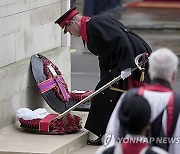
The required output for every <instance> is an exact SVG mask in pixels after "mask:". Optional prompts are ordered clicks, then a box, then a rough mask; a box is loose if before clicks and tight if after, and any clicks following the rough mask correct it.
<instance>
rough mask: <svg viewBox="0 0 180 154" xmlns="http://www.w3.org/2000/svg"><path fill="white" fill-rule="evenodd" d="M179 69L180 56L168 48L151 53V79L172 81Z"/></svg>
mask: <svg viewBox="0 0 180 154" xmlns="http://www.w3.org/2000/svg"><path fill="white" fill-rule="evenodd" d="M177 69H178V57H177V56H176V55H175V54H174V53H173V52H172V51H171V50H170V49H168V48H160V49H158V50H156V51H154V52H153V53H152V54H151V55H150V60H149V75H150V78H151V80H153V79H164V80H166V81H168V82H169V83H172V80H173V75H174V74H176V72H177Z"/></svg>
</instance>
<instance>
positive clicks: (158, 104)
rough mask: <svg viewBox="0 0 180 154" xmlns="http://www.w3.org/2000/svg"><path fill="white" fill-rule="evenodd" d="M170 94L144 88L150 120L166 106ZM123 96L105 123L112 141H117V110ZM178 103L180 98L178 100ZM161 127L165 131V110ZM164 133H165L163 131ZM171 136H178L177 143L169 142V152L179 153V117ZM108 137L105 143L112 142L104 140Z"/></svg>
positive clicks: (118, 128) (171, 153)
mask: <svg viewBox="0 0 180 154" xmlns="http://www.w3.org/2000/svg"><path fill="white" fill-rule="evenodd" d="M170 96H171V92H157V91H149V90H145V91H144V93H143V97H144V98H146V99H147V101H148V102H149V105H150V107H151V119H150V122H153V121H154V119H155V118H157V116H159V115H160V114H161V113H162V111H163V110H164V109H165V108H166V107H167V105H168V101H169V98H170ZM123 97H124V95H122V97H121V98H120V99H119V101H118V103H117V105H116V107H115V109H114V111H113V113H112V115H111V117H110V120H109V123H108V125H107V129H106V134H109V133H111V134H113V137H114V139H115V140H112V142H118V136H119V132H120V122H119V118H118V111H119V108H120V106H121V100H122V98H123ZM179 103H180V100H179ZM162 127H163V131H164V132H166V128H167V111H166V110H165V112H164V113H163V119H162ZM165 134H166V133H165ZM173 137H178V139H177V143H171V144H170V146H169V153H170V154H179V153H180V142H179V143H178V140H180V118H179V117H178V120H177V123H176V128H175V131H174V135H173ZM107 140H108V139H106V138H105V140H104V141H105V144H106V145H107V144H110V145H112V144H113V143H112V142H110V141H109V142H108V143H107V142H106V141H107Z"/></svg>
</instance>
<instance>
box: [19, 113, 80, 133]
mask: <svg viewBox="0 0 180 154" xmlns="http://www.w3.org/2000/svg"><path fill="white" fill-rule="evenodd" d="M41 120H42V119H40V118H37V119H32V120H24V119H23V118H19V122H20V124H21V125H20V127H21V128H24V129H28V130H36V131H38V132H41V130H40V122H41ZM81 129H82V125H81V118H80V117H79V116H76V115H72V114H66V115H65V116H63V117H62V118H60V119H58V118H55V119H53V120H51V121H50V122H49V125H48V131H47V132H45V131H44V133H57V134H60V135H63V134H71V133H76V132H78V131H80V130H81Z"/></svg>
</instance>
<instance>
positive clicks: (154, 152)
mask: <svg viewBox="0 0 180 154" xmlns="http://www.w3.org/2000/svg"><path fill="white" fill-rule="evenodd" d="M150 117H151V108H150V105H149V103H148V102H147V100H146V99H144V98H143V97H142V96H138V95H134V96H131V97H127V98H126V99H124V100H123V102H122V105H121V107H120V110H119V112H118V118H119V121H120V123H121V125H122V126H123V128H124V130H125V132H126V136H125V137H124V138H121V140H119V143H116V144H115V145H113V146H110V147H106V146H105V145H103V146H101V147H100V148H99V149H98V150H97V151H96V154H167V152H166V151H165V150H163V149H161V148H159V147H155V146H150V145H149V141H148V138H146V134H147V132H148V131H149V129H150V124H149V122H150Z"/></svg>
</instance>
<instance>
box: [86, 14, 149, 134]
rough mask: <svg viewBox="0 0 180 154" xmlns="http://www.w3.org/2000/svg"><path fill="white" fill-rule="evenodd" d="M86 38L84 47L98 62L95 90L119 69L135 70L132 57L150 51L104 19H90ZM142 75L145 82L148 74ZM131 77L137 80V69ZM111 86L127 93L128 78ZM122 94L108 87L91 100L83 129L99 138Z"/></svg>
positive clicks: (134, 36) (114, 22)
mask: <svg viewBox="0 0 180 154" xmlns="http://www.w3.org/2000/svg"><path fill="white" fill-rule="evenodd" d="M87 36H88V43H87V47H88V49H89V51H90V52H91V53H93V54H94V55H96V56H97V58H98V60H99V68H100V81H99V83H98V84H97V86H96V89H95V90H97V89H99V88H100V87H102V86H103V85H105V84H106V83H107V82H109V81H111V80H112V79H114V78H115V77H117V76H118V75H120V73H121V71H122V70H124V69H126V68H134V67H135V63H134V57H135V56H137V55H138V54H141V53H144V52H147V53H149V54H150V53H151V52H152V51H151V48H150V47H149V45H148V44H147V43H146V42H145V41H144V40H143V39H142V38H141V37H140V36H138V35H137V34H135V33H134V32H132V31H131V30H130V29H128V28H127V27H125V26H124V25H123V24H122V23H120V22H118V21H117V20H114V19H112V18H109V17H105V16H94V17H92V18H91V19H90V20H89V22H88V23H87ZM147 67H148V66H146V68H147ZM145 74H146V77H145V80H146V81H147V82H148V81H149V78H148V75H147V73H145ZM132 78H133V79H135V80H139V78H140V72H139V71H138V70H137V71H136V72H134V73H133V74H132ZM113 86H114V87H117V88H120V89H124V90H127V89H128V83H127V79H125V80H124V81H123V80H121V81H119V82H117V83H115V84H114V85H113ZM121 94H122V93H120V92H117V91H112V90H110V89H109V88H108V89H106V90H104V91H103V92H102V93H100V94H98V95H96V96H95V97H94V98H93V100H92V104H91V108H90V112H89V115H88V119H87V121H86V124H85V128H86V129H88V130H90V131H91V132H93V133H94V134H96V135H98V136H99V135H102V134H104V132H105V129H106V126H107V123H108V121H109V118H110V116H111V113H112V111H113V109H114V107H115V105H116V103H117V101H118V99H119V97H120V95H121Z"/></svg>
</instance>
